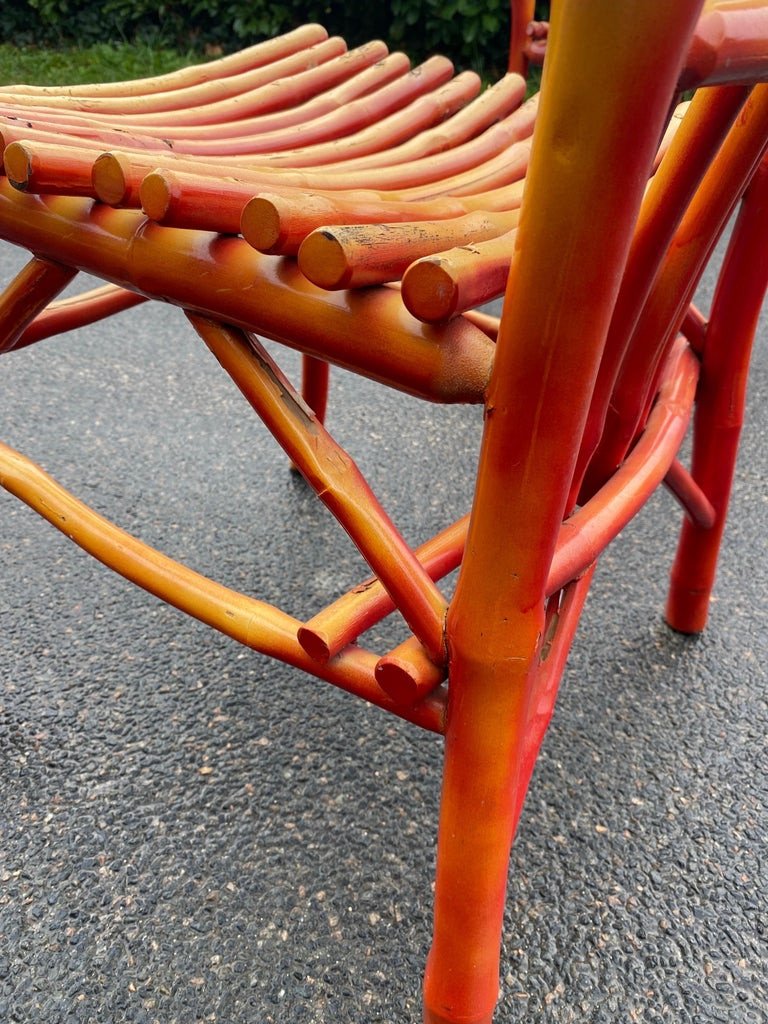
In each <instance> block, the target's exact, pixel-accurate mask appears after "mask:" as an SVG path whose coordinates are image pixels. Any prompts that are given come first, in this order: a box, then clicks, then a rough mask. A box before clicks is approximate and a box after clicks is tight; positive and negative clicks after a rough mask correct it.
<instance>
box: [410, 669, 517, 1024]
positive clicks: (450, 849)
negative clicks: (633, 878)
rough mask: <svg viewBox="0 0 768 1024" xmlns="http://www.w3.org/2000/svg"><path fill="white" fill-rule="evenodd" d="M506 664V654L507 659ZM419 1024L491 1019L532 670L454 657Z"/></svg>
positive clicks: (471, 1022)
mask: <svg viewBox="0 0 768 1024" xmlns="http://www.w3.org/2000/svg"><path fill="white" fill-rule="evenodd" d="M507 664H508V663H507ZM451 670H452V675H451V684H450V685H451V691H452V694H453V695H454V696H453V697H452V701H453V703H452V708H451V711H450V713H449V722H448V730H447V732H446V745H445V768H444V774H443V792H442V803H441V811H440V828H439V835H438V852H437V879H436V889H435V911H434V937H433V943H432V948H431V950H430V953H429V958H428V960H427V968H426V973H425V977H424V1022H425V1024H490V1022H491V1019H492V1017H493V1010H494V1007H495V1005H496V1001H497V999H498V994H499V947H500V942H501V927H502V918H503V913H504V901H505V893H506V884H507V871H508V864H509V851H510V847H511V845H512V839H513V836H514V832H515V827H516V825H517V819H518V816H519V809H520V806H521V804H522V799H521V797H520V792H519V791H520V788H521V787H524V786H525V784H526V783H527V779H528V774H529V773H528V772H526V771H525V767H524V761H525V753H526V744H525V735H526V724H527V721H528V715H529V707H530V704H531V689H532V685H533V677H534V675H535V672H534V670H533V668H532V666H531V668H530V671H528V672H523V673H522V678H521V673H520V666H519V665H518V666H515V668H514V670H513V671H512V672H508V671H505V666H504V662H503V661H502V659H499V660H498V662H497V663H496V664H495V665H494V664H492V663H488V662H486V663H482V662H480V661H477V660H476V661H474V662H471V663H464V664H462V662H461V659H456V660H455V661H454V662H453V663H452V667H451Z"/></svg>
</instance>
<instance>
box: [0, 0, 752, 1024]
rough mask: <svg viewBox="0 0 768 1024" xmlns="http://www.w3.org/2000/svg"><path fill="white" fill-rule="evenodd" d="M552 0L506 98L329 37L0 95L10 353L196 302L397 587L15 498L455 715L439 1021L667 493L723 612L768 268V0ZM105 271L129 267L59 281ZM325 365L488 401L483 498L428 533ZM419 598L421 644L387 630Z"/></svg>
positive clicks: (386, 580)
mask: <svg viewBox="0 0 768 1024" xmlns="http://www.w3.org/2000/svg"><path fill="white" fill-rule="evenodd" d="M534 7H535V5H534V4H533V2H532V0H512V2H511V8H510V11H511V15H512V17H511V21H510V46H511V49H510V60H509V73H507V74H505V75H504V76H502V78H501V80H500V81H499V82H498V83H496V84H495V85H493V86H491V87H490V88H487V89H484V88H483V86H482V84H481V81H480V79H479V77H478V76H477V75H476V74H475V73H474V72H467V71H465V72H461V73H460V74H455V73H454V69H453V66H452V64H451V63H450V61H449V60H447V59H446V58H444V57H433V58H430V59H428V60H426V61H425V62H424V63H423V64H421V65H419V66H418V67H416V68H413V69H411V64H410V61H409V59H408V58H407V57H406V56H405V55H404V54H399V53H392V54H390V53H389V52H388V50H387V47H386V45H385V44H384V43H382V42H380V41H373V42H371V43H367V44H364V45H362V46H359V47H356V48H355V49H352V50H348V49H347V46H346V43H345V42H344V41H343V40H342V39H339V38H334V37H329V36H328V33H327V32H326V30H325V29H324V28H322V27H320V26H317V25H308V26H304V27H303V28H300V29H297V30H295V31H293V32H288V33H286V34H285V35H283V36H280V37H278V38H276V39H274V40H271V41H267V42H264V43H258V44H256V45H255V46H253V47H249V48H248V49H247V50H244V51H243V52H242V53H241V54H235V55H231V56H228V57H223V58H221V59H220V60H218V61H213V62H211V63H209V64H206V65H198V66H193V67H190V68H188V69H186V70H182V71H179V72H174V73H172V74H170V75H162V76H156V77H153V78H148V79H142V80H138V81H136V82H122V83H115V84H112V85H107V84H104V85H102V84H95V85H92V86H73V87H66V88H58V89H57V88H51V87H44V88H39V87H35V86H21V85H20V86H6V87H0V152H1V154H2V176H1V177H0V238H2V239H5V240H7V241H9V242H12V243H13V244H15V245H18V246H21V247H22V248H24V249H26V250H27V251H28V252H29V253H30V258H29V261H28V263H27V264H26V266H25V267H23V269H22V270H21V271H20V272H19V273H18V274H17V275H16V277H15V279H14V280H12V281H11V282H10V283H9V284H8V285H7V287H6V288H5V290H4V291H3V292H2V294H0V354H4V353H7V352H11V351H18V350H21V349H24V348H26V347H28V346H30V345H33V344H39V343H41V342H43V341H44V340H45V339H48V338H52V337H54V336H56V335H63V334H64V333H65V332H67V331H69V330H74V329H76V328H78V327H80V326H83V325H85V324H93V323H97V322H98V321H99V320H100V319H102V318H103V317H107V316H111V315H114V314H116V313H119V312H121V311H122V310H125V309H128V308H130V307H132V306H136V305H139V304H140V303H142V302H146V301H162V302H167V303H170V304H171V305H173V306H176V307H178V309H179V312H180V314H181V312H182V311H183V313H184V314H185V316H181V315H180V321H181V322H182V323H184V324H185V325H187V326H189V325H191V326H192V328H194V330H195V331H196V332H197V334H198V336H199V338H200V339H201V340H202V341H203V342H204V344H205V345H206V346H207V347H208V348H209V350H210V351H211V352H212V354H213V355H214V357H215V358H216V359H217V360H218V361H219V363H220V364H221V366H222V367H223V369H224V370H225V371H226V373H227V374H228V375H229V377H230V378H231V380H232V382H233V383H234V385H235V386H236V387H237V388H238V389H239V390H240V392H241V393H242V394H243V396H244V397H245V399H246V401H247V404H248V405H249V406H250V409H251V411H252V412H254V413H255V414H256V415H258V416H259V418H260V419H261V420H262V421H263V423H264V424H265V425H266V426H267V428H268V429H269V431H270V432H271V433H272V435H273V436H274V438H275V440H276V441H277V443H278V444H279V445H281V446H282V448H283V450H284V451H285V453H286V455H287V458H288V460H289V461H290V463H291V465H292V466H293V468H294V469H296V470H298V471H300V472H301V473H302V475H303V476H304V478H305V479H306V481H307V482H308V484H309V486H310V487H311V488H312V489H313V490H314V491H315V493H316V495H317V496H318V498H319V499H320V500H321V501H322V502H323V503H324V504H325V506H326V507H327V509H328V510H329V512H330V513H331V514H332V515H333V516H334V518H335V520H336V521H337V523H338V524H339V525H340V526H341V527H342V528H343V529H344V530H345V531H346V533H347V535H348V537H349V539H350V541H351V543H353V544H354V545H355V546H356V547H357V549H358V551H359V552H360V554H361V555H362V557H363V558H364V559H365V561H366V562H367V564H368V566H369V568H370V571H371V573H372V575H371V576H370V577H369V578H368V579H366V580H363V581H362V582H361V583H360V584H359V585H357V586H355V587H353V588H351V589H346V590H345V589H344V588H345V587H348V583H344V584H340V585H339V587H338V590H337V591H336V593H339V594H340V596H338V597H336V598H335V599H334V600H331V601H330V602H329V603H328V604H327V605H326V607H324V608H321V609H316V608H312V609H308V610H306V612H305V616H304V617H303V618H298V617H294V616H292V615H287V614H286V613H285V612H284V611H282V610H281V609H279V608H276V607H274V606H272V605H270V604H268V603H266V602H263V601H260V600H259V599H258V597H254V596H251V595H247V594H240V593H237V592H235V591H233V590H231V589H229V588H227V587H223V586H221V585H220V584H218V583H215V582H214V581H212V580H209V579H207V578H205V577H203V576H201V575H200V574H198V573H196V572H194V571H193V570H192V569H191V568H188V567H187V566H184V565H181V564H179V563H177V562H175V561H174V560H172V559H170V558H169V557H168V556H166V555H164V554H162V553H161V552H159V551H155V550H154V549H152V548H150V547H149V546H147V545H146V544H144V543H143V542H141V541H140V540H139V539H137V538H135V537H132V536H130V535H129V534H127V533H125V532H124V531H123V530H121V529H120V528H119V527H117V526H116V525H114V524H113V523H110V522H108V521H107V520H105V519H104V518H103V517H101V516H99V515H98V514H97V513H96V512H94V511H93V510H92V509H90V508H88V507H87V506H85V505H84V504H83V503H82V502H80V501H79V500H78V499H77V498H75V497H74V495H72V494H69V493H68V492H67V491H66V490H64V489H63V488H62V487H61V486H60V485H58V484H57V483H56V482H55V481H54V480H53V478H52V477H50V476H48V475H47V474H46V473H45V472H44V471H43V470H42V469H41V468H40V467H39V466H36V465H35V464H34V463H32V462H31V461H30V460H29V459H27V458H25V457H24V456H23V455H21V454H20V453H18V452H15V451H13V450H12V449H10V448H8V447H7V446H5V445H2V444H0V486H2V487H3V488H4V489H5V490H7V491H8V492H9V493H11V494H13V495H15V496H16V497H18V498H19V499H20V500H22V501H23V502H25V503H26V504H27V505H28V506H29V507H30V508H31V509H33V510H34V511H36V512H37V513H38V514H40V515H41V516H42V517H43V518H45V519H46V520H47V521H48V522H50V523H51V524H52V525H53V526H55V527H56V528H57V529H58V530H60V531H61V532H62V533H63V534H65V535H66V536H68V537H69V538H70V539H72V540H73V541H74V542H75V543H77V544H78V545H80V546H81V547H82V548H83V549H84V550H86V551H88V552H89V553H90V554H92V555H93V556H94V557H95V558H97V559H99V560H100V561H102V562H103V563H104V564H105V565H107V566H108V567H109V568H110V569H112V570H113V571H115V572H117V573H118V574H120V575H122V576H123V577H125V578H126V579H128V580H130V581H132V582H133V583H135V584H137V585H138V586H140V587H143V588H144V589H145V590H147V591H148V592H150V593H152V594H154V595H156V596H157V597H158V598H159V599H161V600H163V601H165V602H167V603H169V604H171V605H173V606H174V607H176V608H178V609H180V610H181V611H182V612H184V613H186V614H189V615H192V616H194V617H196V618H197V619H199V620H200V621H202V622H204V623H206V624H207V625H208V626H210V627H211V628H214V629H217V630H219V631H220V632H222V633H224V634H226V635H227V636H229V637H231V638H232V639H233V640H235V641H237V642H239V643H241V644H244V645H245V646H247V647H249V648H252V649H254V650H257V651H261V652H262V653H264V654H267V655H269V656H272V657H275V658H278V659H280V660H282V661H284V662H286V663H288V664H290V665H293V666H295V667H296V668H298V669H301V670H302V671H305V672H308V673H310V674H312V675H314V676H315V677H317V678H319V679H323V680H325V681H327V682H330V683H331V684H332V685H335V686H337V687H340V688H341V689H343V690H346V691H347V692H348V693H350V694H352V695H354V696H357V697H359V698H361V699H363V700H366V701H368V702H370V703H371V704H373V705H375V706H377V707H379V708H381V709H383V710H384V711H387V712H390V713H392V714H395V715H397V716H399V717H401V718H403V719H405V720H406V721H409V722H411V723H413V724H415V725H417V726H419V727H422V728H426V729H429V730H432V731H434V732H437V733H441V734H443V735H444V736H445V764H444V770H443V780H442V797H441V810H440V824H439V830H438V846H437V873H436V887H435V897H434V928H433V941H432V946H431V949H430V953H429V957H428V961H427V967H426V972H425V978H424V991H423V1024H491V1022H492V1018H493V1014H494V1007H495V1004H496V1001H497V997H498V979H499V968H500V962H499V958H500V931H501V922H502V915H503V908H504V894H505V886H506V881H507V876H508V863H509V850H510V845H511V842H512V840H513V837H514V834H515V830H516V827H517V823H518V820H519V817H520V814H521V812H522V808H523V802H524V799H525V794H526V791H527V788H528V785H529V782H530V779H531V775H532V772H533V768H534V765H535V762H536V757H537V754H538V750H539V747H540V744H541V742H542V739H543V737H544V734H545V732H546V729H547V727H548V724H549V722H550V719H551V716H552V711H553V707H554V703H555V700H556V696H557V691H558V687H559V683H560V679H561V675H562V672H563V669H564V666H565V662H566V658H567V655H568V651H569V648H570V645H571V642H572V639H573V636H574V632H575V630H576V627H577V624H578V621H579V616H580V615H581V612H582V609H583V606H584V601H585V599H586V596H587V593H588V590H589V587H590V584H591V581H592V579H593V575H594V572H595V567H596V565H597V562H598V560H599V558H600V557H601V555H602V553H603V551H605V549H606V548H607V546H608V545H609V544H610V543H611V542H612V540H613V539H614V538H615V537H616V536H617V535H618V534H619V533H620V531H621V530H622V529H623V528H624V527H625V526H626V525H627V524H628V523H629V522H630V520H631V519H632V518H633V517H634V516H635V515H636V514H637V513H638V512H639V510H640V509H641V508H643V506H644V505H645V504H646V503H647V502H648V500H649V498H650V497H651V495H652V494H654V493H655V491H656V490H657V489H658V488H659V487H661V486H665V487H666V488H667V489H668V490H669V491H670V492H671V493H672V494H673V495H674V497H675V498H676V500H677V502H678V503H679V505H680V506H681V507H682V510H683V515H684V526H683V530H682V533H681V539H680V545H679V549H678V553H677V557H676V559H675V564H674V567H673V572H672V579H671V585H670V592H669V599H668V605H667V619H668V621H669V622H670V624H671V625H672V626H673V627H674V628H676V629H679V630H682V631H684V632H696V631H698V630H700V629H702V628H703V627H704V624H705V622H706V619H707V610H708V605H709V600H710V595H711V593H712V588H713V585H714V581H715V571H716V565H717V559H718V553H719V549H720V542H721V538H722V535H723V530H724V528H725V520H726V514H727V509H728V500H729V495H730V488H731V482H732V479H733V473H734V466H735V459H736V454H737V449H738V438H739V431H740V427H741V423H742V420H743V412H744V405H745V395H746V379H747V373H748V362H749V355H750V351H751V346H752V342H753V339H754V335H755V329H756V324H757V320H758V315H759V311H760V308H761V303H762V301H763V298H764V295H765V292H766V288H767V287H768V156H767V155H766V152H767V151H768V0H706V2H704V0H678V2H677V3H675V4H637V3H636V2H634V0H593V2H592V3H589V4H585V3H582V2H579V0H559V3H553V5H552V8H553V20H552V23H551V24H549V25H547V24H542V23H537V22H533V21H532V18H533V14H534ZM542 59H544V61H545V71H544V76H543V79H542V90H541V94H540V95H539V94H537V95H535V96H533V97H532V98H530V99H528V100H524V94H525V82H524V79H523V77H522V74H523V73H524V72H525V70H526V67H527V65H528V63H529V61H537V60H538V61H540V60H542ZM702 85H706V86H707V88H706V89H702V88H698V87H699V86H702ZM688 88H691V89H694V90H695V91H694V94H693V96H692V98H690V99H688V98H686V99H685V100H684V102H679V100H680V96H681V90H683V89H688ZM737 208H739V213H738V216H737V217H736V218H735V222H734V226H733V228H732V235H731V239H730V244H729V247H728V252H727V255H726V259H725V262H724V264H723V268H722V270H721V272H720V276H719V280H718V285H717V289H716V293H715V299H714V302H713V304H712V309H711V312H710V313H709V314H707V313H706V312H703V311H701V310H699V309H697V308H696V307H695V306H693V305H692V297H693V294H694V290H695V288H696V284H697V282H698V280H699V278H700V276H701V273H702V271H703V268H704V267H705V265H706V263H707V261H708V260H709V258H710V257H711V255H712V251H713V248H714V246H715V243H716V241H717V239H718V237H719V235H720V234H721V233H722V231H723V230H724V229H725V226H726V224H727V223H728V222H729V218H731V215H732V214H733V213H734V211H735V210H736V209H737ZM80 271H84V272H86V273H88V274H93V275H95V276H96V277H98V278H100V279H101V280H102V282H103V284H101V285H100V286H99V287H97V288H95V289H91V290H90V291H87V292H85V293H82V294H79V295H67V296H65V297H63V298H62V297H60V296H61V293H62V291H63V290H64V289H65V288H66V287H67V286H68V285H69V283H70V282H71V281H72V280H73V279H74V278H75V277H76V276H77V274H78V273H79V272H80ZM502 295H503V297H504V302H503V309H502V313H501V316H500V317H493V316H490V315H489V314H488V313H486V312H483V311H482V310H478V309H477V308H476V307H477V306H478V305H480V304H482V303H484V302H485V301H487V300H488V299H491V298H495V297H500V296H502ZM261 336H263V337H264V338H266V339H269V340H271V341H272V342H274V343H276V344H275V345H274V348H273V347H270V348H269V350H267V348H266V347H265V345H264V344H263V342H262V341H261V340H260V337H261ZM60 344H66V339H65V338H63V339H62V340H61V341H60ZM281 346H286V347H289V348H293V349H295V350H297V351H298V352H300V353H301V356H302V360H301V362H302V374H303V381H302V387H301V390H299V389H297V388H295V387H294V386H293V385H292V384H291V383H290V381H289V380H288V378H287V377H286V375H285V374H284V373H283V371H282V369H281V367H280V365H279V364H280V358H281V357H280V351H279V350H280V347H281ZM44 353H45V349H44V348H43V349H41V350H40V353H39V354H40V356H41V359H42V360H44ZM19 358H23V356H20V357H19ZM331 364H333V365H338V366H341V367H343V368H345V369H347V370H349V371H351V372H352V373H354V374H359V375H363V376H365V377H367V378H369V379H370V380H372V381H374V382H376V383H378V384H383V385H385V386H387V387H391V388H393V389H395V390H396V391H401V392H405V393H406V394H408V395H411V396H414V397H416V398H420V399H424V400H427V401H431V402H434V403H438V404H447V403H453V402H461V403H471V404H474V405H477V406H480V407H481V409H482V413H481V411H480V410H478V419H479V418H480V416H481V415H482V418H483V435H482V441H481V443H480V447H479V452H478V455H477V460H476V468H475V479H474V495H473V498H472V502H471V507H470V508H468V509H467V510H466V514H465V515H463V516H461V518H459V519H458V520H457V521H456V522H453V523H451V524H449V525H447V526H445V527H444V528H443V529H442V530H440V531H439V532H438V533H437V534H435V535H434V536H432V537H428V538H426V539H424V540H423V541H422V542H421V543H420V544H418V545H411V544H409V543H407V542H406V540H405V538H404V536H403V534H402V532H401V530H400V529H399V528H398V526H397V524H396V523H395V522H393V521H392V519H390V517H389V515H388V514H387V512H386V511H385V510H384V508H383V507H382V505H381V504H380V502H379V501H378V499H377V498H376V497H375V495H374V493H373V491H372V489H371V487H370V486H369V484H368V482H367V481H366V479H365V477H364V476H363V474H362V473H361V471H360V469H359V468H358V466H357V464H356V463H355V461H354V458H353V454H352V452H351V450H350V451H348V450H347V449H346V448H345V447H342V446H341V445H340V444H339V443H338V441H337V440H336V439H335V438H334V437H333V434H332V432H331V430H330V429H329V426H328V425H327V424H326V422H325V420H326V407H327V406H328V381H329V366H330V365H331ZM151 369H152V368H151V366H148V367H147V368H146V370H147V372H151ZM329 408H330V417H331V423H332V418H333V403H332V402H331V403H330V406H329ZM689 429H692V434H693V438H692V446H691V447H692V452H693V454H692V458H691V459H690V460H688V459H686V458H685V457H684V455H683V452H684V451H685V450H687V449H686V448H685V447H684V441H685V438H686V434H687V432H688V431H689ZM425 443H426V441H425ZM442 457H443V458H452V457H453V456H452V453H451V451H450V448H448V449H447V450H446V451H445V452H444V453H443V454H442ZM286 471H287V469H286ZM268 541H269V538H262V539H261V540H260V542H259V543H268ZM456 570H458V577H457V581H456V584H455V590H454V592H453V593H452V594H451V593H450V587H451V586H452V583H450V582H449V584H448V585H447V586H446V585H445V584H442V583H441V582H440V581H442V580H443V579H444V578H445V577H447V576H449V574H450V573H452V572H454V571H456ZM392 614H396V615H399V616H400V618H401V619H402V622H401V623H400V627H401V629H404V630H405V632H406V635H405V637H404V639H402V641H401V642H399V643H398V644H397V645H396V646H394V648H393V649H391V650H372V649H369V647H368V646H367V645H366V634H367V633H368V631H369V630H372V629H373V627H375V626H377V625H378V624H379V623H380V622H381V621H382V620H383V619H385V618H386V617H387V616H389V615H392Z"/></svg>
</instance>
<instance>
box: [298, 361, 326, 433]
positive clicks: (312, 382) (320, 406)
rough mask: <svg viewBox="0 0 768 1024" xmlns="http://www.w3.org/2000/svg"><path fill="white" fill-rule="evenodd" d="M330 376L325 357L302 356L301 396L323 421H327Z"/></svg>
mask: <svg viewBox="0 0 768 1024" xmlns="http://www.w3.org/2000/svg"><path fill="white" fill-rule="evenodd" d="M330 377H331V373H330V367H329V365H328V363H326V362H325V361H324V360H323V359H318V358H317V357H316V356H302V360H301V397H302V398H303V399H304V401H305V402H306V403H307V405H308V406H309V408H310V409H311V410H312V412H313V413H314V414H315V416H317V418H318V420H319V421H320V422H321V423H325V413H326V409H327V407H328V383H329V381H330Z"/></svg>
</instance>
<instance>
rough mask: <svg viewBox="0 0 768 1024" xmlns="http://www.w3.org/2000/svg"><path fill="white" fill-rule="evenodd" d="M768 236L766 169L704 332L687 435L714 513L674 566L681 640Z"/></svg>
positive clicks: (706, 582)
mask: <svg viewBox="0 0 768 1024" xmlns="http://www.w3.org/2000/svg"><path fill="white" fill-rule="evenodd" d="M766 232H768V162H766V161H765V160H764V161H763V165H762V167H761V169H760V170H759V171H758V173H757V174H756V176H755V179H754V180H753V183H752V185H751V186H750V189H749V191H748V192H747V195H746V196H745V199H744V202H743V203H742V209H741V212H740V214H739V218H738V221H737V223H736V226H735V228H734V232H733V235H732V238H731V244H730V246H729V248H728V252H727V254H726V258H725V263H724V264H723V269H722V272H721V274H720V279H719V281H718V286H717V292H716V294H715V299H714V302H713V305H712V317H711V320H710V322H709V325H708V327H707V331H706V338H705V343H704V353H703V360H702V372H701V380H700V383H699V394H698V396H697V406H696V417H695V420H694V432H693V458H692V465H691V474H692V476H693V478H694V480H695V481H696V483H697V484H698V485H699V487H701V489H702V490H703V492H704V494H705V495H706V496H707V497H708V498H709V500H710V502H711V503H712V505H713V507H714V509H715V521H714V523H713V525H712V526H711V527H709V528H705V527H702V526H697V525H695V524H694V523H692V522H690V521H689V520H686V521H685V522H684V524H683V530H682V534H681V536H680V543H679V546H678V550H677V556H676V558H675V562H674V565H673V567H672V576H671V584H670V590H669V597H668V600H667V609H666V618H667V622H668V623H669V625H670V626H671V627H672V628H673V629H676V630H678V631H679V632H681V633H698V632H700V631H701V630H702V629H703V628H704V626H705V625H706V622H707V616H708V614H709V601H710V595H711V592H712V587H713V585H714V581H715V573H716V571H717V559H718V555H719V551H720V542H721V540H722V536H723V530H724V528H725V520H726V515H727V512H728V502H729V499H730V493H731V484H732V482H733V474H734V469H735V466H736V456H737V454H738V446H739V437H740V434H741V426H742V423H743V419H744V405H745V401H746V382H747V372H748V369H749V359H750V355H751V352H752V342H753V340H754V335H755V328H756V325H757V319H758V316H759V313H760V308H761V305H762V302H763V298H764V296H765V290H766V285H768V261H766V260H765V259H764V256H763V255H761V250H760V247H761V246H762V245H764V242H765V235H766Z"/></svg>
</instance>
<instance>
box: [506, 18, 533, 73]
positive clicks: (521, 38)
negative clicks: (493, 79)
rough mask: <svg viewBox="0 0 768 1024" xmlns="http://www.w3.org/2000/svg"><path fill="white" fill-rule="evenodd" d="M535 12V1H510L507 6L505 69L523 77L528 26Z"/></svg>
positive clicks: (526, 60)
mask: <svg viewBox="0 0 768 1024" xmlns="http://www.w3.org/2000/svg"><path fill="white" fill-rule="evenodd" d="M535 12H536V0H510V4H509V61H508V67H507V69H508V70H509V71H515V72H517V74H518V75H523V76H525V74H526V72H527V71H528V58H527V56H526V52H525V46H526V43H527V42H528V26H529V25H530V23H531V22H532V21H533V16H534V14H535Z"/></svg>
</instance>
